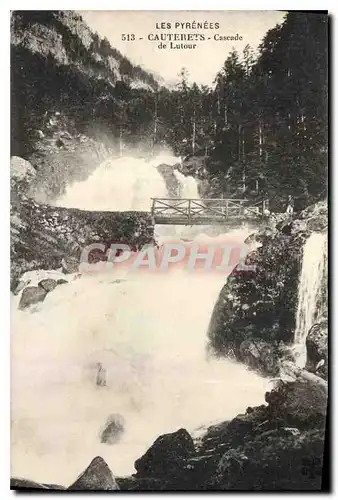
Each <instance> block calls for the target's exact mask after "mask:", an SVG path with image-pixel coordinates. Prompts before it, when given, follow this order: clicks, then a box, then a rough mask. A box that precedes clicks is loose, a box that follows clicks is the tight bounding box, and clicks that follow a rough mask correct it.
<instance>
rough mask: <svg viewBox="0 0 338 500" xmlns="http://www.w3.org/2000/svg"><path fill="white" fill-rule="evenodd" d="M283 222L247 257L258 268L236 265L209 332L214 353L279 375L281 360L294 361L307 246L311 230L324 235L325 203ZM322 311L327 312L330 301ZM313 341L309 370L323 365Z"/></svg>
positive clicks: (275, 224) (262, 236)
mask: <svg viewBox="0 0 338 500" xmlns="http://www.w3.org/2000/svg"><path fill="white" fill-rule="evenodd" d="M280 219H281V220H277V221H276V220H274V219H271V223H270V224H269V227H267V228H265V229H263V230H262V231H260V232H259V233H257V234H256V235H255V237H254V239H255V241H256V242H259V243H260V244H261V246H260V247H259V248H256V250H254V251H253V252H251V253H249V255H248V257H247V259H246V264H250V265H252V266H254V270H252V271H248V270H241V269H240V266H237V268H235V269H234V271H233V272H232V274H231V275H230V276H229V277H228V280H227V283H226V285H225V286H224V287H223V289H222V291H221V293H220V295H219V298H218V301H217V303H216V305H215V308H214V311H213V314H212V318H211V321H210V326H209V332H208V336H209V341H210V349H211V351H212V352H213V353H215V354H217V355H221V356H230V357H233V358H236V359H238V360H239V361H241V362H245V363H246V364H247V365H249V366H250V367H251V368H253V369H256V370H258V371H260V372H262V373H264V374H268V375H273V376H276V375H278V373H279V360H281V359H292V352H291V351H290V347H291V346H292V343H293V339H294V331H295V320H296V310H297V302H298V295H297V294H298V281H299V275H300V270H301V264H302V251H303V245H304V242H305V240H306V239H307V238H308V237H309V235H310V234H311V232H312V231H313V230H316V231H326V228H327V204H326V202H320V203H318V204H316V205H314V206H312V207H310V208H308V209H306V210H304V211H303V212H301V213H300V214H298V215H297V216H296V217H294V218H293V219H290V217H289V216H288V215H287V214H284V215H283V216H282V217H280ZM324 292H325V291H323V294H324ZM322 308H323V312H322V314H325V309H326V310H327V301H326V300H324V303H323V304H322ZM313 337H314V335H312V336H311V337H310V339H309V344H308V347H309V349H310V351H311V352H309V363H310V364H309V365H308V367H309V368H310V367H312V365H315V364H316V361H317V363H318V362H319V361H320V360H319V359H317V358H318V357H320V355H319V354H318V347H316V348H315V347H314V346H313V344H314V342H313V340H311V338H312V339H313ZM325 342H326V343H327V339H326V341H325ZM325 342H324V343H325ZM310 344H311V345H310ZM317 344H318V342H317ZM315 351H316V352H315ZM312 353H313V356H314V359H313V360H311V356H312ZM323 357H324V358H325V359H326V356H324V355H323ZM323 357H322V358H321V359H323ZM311 369H312V368H311ZM322 372H323V370H322Z"/></svg>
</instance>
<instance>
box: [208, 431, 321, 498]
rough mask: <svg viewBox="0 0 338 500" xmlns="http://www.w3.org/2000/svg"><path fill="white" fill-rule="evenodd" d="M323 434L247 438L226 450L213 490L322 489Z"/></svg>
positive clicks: (213, 479)
mask: <svg viewBox="0 0 338 500" xmlns="http://www.w3.org/2000/svg"><path fill="white" fill-rule="evenodd" d="M323 437H324V436H323V432H322V431H321V430H318V429H311V430H305V431H302V432H300V433H291V432H285V430H284V429H278V428H277V429H276V428H275V429H271V430H270V431H269V433H266V432H265V433H262V434H258V435H255V436H247V439H246V443H245V444H243V445H242V446H240V447H238V448H236V449H230V450H227V451H226V452H225V453H224V455H223V456H222V457H221V459H220V461H219V463H218V465H217V468H216V471H215V473H214V474H213V476H212V477H211V479H210V481H209V485H208V486H209V488H210V489H218V490H245V491H260V490H270V491H271V490H273V491H283V490H288V491H294V490H295V491H302V490H306V491H316V490H317V491H318V490H320V488H321V481H322V464H323V444H324V440H323Z"/></svg>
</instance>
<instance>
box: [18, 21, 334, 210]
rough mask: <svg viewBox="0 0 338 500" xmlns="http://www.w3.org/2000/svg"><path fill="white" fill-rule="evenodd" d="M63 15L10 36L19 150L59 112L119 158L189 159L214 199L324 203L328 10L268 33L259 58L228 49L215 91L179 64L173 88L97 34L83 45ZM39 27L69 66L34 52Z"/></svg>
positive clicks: (21, 25)
mask: <svg viewBox="0 0 338 500" xmlns="http://www.w3.org/2000/svg"><path fill="white" fill-rule="evenodd" d="M67 15H68V16H69V13H68V14H67ZM72 15H73V18H74V19H73V20H75V21H76V22H77V23H82V24H83V25H84V23H83V21H82V19H81V17H80V16H78V15H77V14H75V13H73V14H72ZM75 18H76V19H75ZM65 19H66V17H65V14H64V13H62V12H54V11H38V12H33V11H24V12H15V13H14V14H13V24H12V33H13V34H18V33H19V34H21V41H20V43H16V44H13V46H12V53H11V59H12V60H11V72H12V152H13V154H16V155H21V156H23V157H26V158H27V155H29V153H31V152H32V151H34V147H35V136H34V134H35V133H36V130H37V129H40V130H44V128H43V127H44V120H46V114H47V113H49V112H50V111H51V110H61V111H63V112H66V113H67V115H68V116H69V118H70V119H71V122H72V124H73V127H74V131H77V132H80V133H87V134H89V135H90V134H93V133H94V131H95V133H96V134H97V133H98V132H104V134H105V136H111V137H114V138H115V139H116V143H117V149H119V150H120V153H123V148H124V147H125V145H130V144H142V146H143V151H146V152H147V153H150V152H152V151H154V150H156V148H161V147H162V146H163V145H166V146H169V147H170V148H171V149H172V150H173V151H174V152H175V153H176V154H179V155H182V156H185V157H191V160H190V162H188V163H187V165H189V167H186V169H187V171H190V172H192V173H193V174H194V175H197V176H199V177H200V178H201V179H204V182H203V183H202V185H203V187H204V190H205V192H206V193H207V194H208V195H210V196H220V195H223V194H234V193H236V192H238V191H239V190H240V191H241V192H242V193H244V194H245V195H246V196H248V197H251V196H256V195H259V196H261V195H262V194H265V195H266V196H267V197H269V198H270V200H272V209H273V210H279V209H281V208H283V207H285V203H286V200H287V197H288V195H290V194H291V195H293V196H294V197H295V200H296V209H298V208H303V207H304V206H306V205H308V204H310V203H312V202H314V201H316V200H318V199H319V198H321V197H323V196H325V191H326V184H327V151H328V149H327V136H328V132H327V114H328V111H327V86H328V77H327V65H328V55H327V46H328V40H327V37H328V33H327V31H328V26H327V22H328V21H327V16H326V15H325V14H318V13H317V14H316V13H299V12H290V13H288V14H287V15H286V17H285V20H284V22H283V23H282V24H281V25H278V26H276V27H275V28H273V29H271V30H270V31H268V33H267V34H266V36H265V38H264V40H263V42H262V43H261V45H260V47H259V50H258V53H257V54H254V52H253V50H252V49H251V48H250V46H247V47H246V48H245V49H244V51H243V54H238V53H237V52H236V51H235V50H233V51H232V52H231V53H230V55H229V56H228V58H227V59H226V61H225V63H224V65H223V67H222V68H221V70H220V71H219V73H218V74H217V75H216V78H215V81H214V86H213V87H212V88H209V87H207V86H199V85H197V84H196V83H194V84H192V85H190V84H189V83H188V74H187V71H186V70H185V69H184V68H183V69H182V72H181V75H180V83H179V85H177V87H176V88H175V89H172V90H169V89H168V88H165V87H160V86H159V84H158V82H157V81H156V79H155V77H154V76H153V75H151V74H149V73H147V72H145V71H144V70H142V69H141V68H140V67H138V66H133V65H132V64H131V63H130V61H128V60H127V59H126V58H125V57H123V56H122V55H121V54H120V53H119V52H118V51H117V50H116V49H114V48H112V47H111V46H110V44H109V42H108V40H107V39H103V40H102V39H100V38H99V36H98V35H97V34H93V33H91V32H90V30H89V32H90V33H91V35H90V37H91V43H90V45H89V46H85V45H84V42H83V39H82V38H81V37H80V36H79V35H78V34H77V33H74V31H72V30H71V29H70V28H69V22H68V21H67V22H68V24H67V22H66V21H65ZM67 19H68V18H67ZM36 26H39V27H40V29H42V28H43V29H45V28H48V30H52V32H53V33H56V34H57V36H59V37H60V36H61V37H62V38H61V39H62V46H63V48H62V50H64V52H65V55H64V57H63V59H62V58H61V59H60V58H58V57H57V55H56V54H54V53H52V52H50V53H49V54H48V56H47V57H46V55H45V54H43V53H39V50H34V51H32V50H31V47H30V45H29V43H28V42H26V41H25V36H26V35H22V34H25V33H29V32H30V31H33V32H34V29H36ZM84 26H85V25H84ZM86 29H87V30H88V27H86ZM50 32H51V31H50ZM50 32H49V33H50ZM48 36H49V35H48ZM112 61H113V62H114V64H115V63H116V64H117V66H116V67H117V68H118V73H116V71H114V68H113V66H112ZM135 81H138V82H140V81H141V82H143V83H144V85H143V87H142V86H141V88H140V86H138V87H137V88H136V87H135V85H133V82H135Z"/></svg>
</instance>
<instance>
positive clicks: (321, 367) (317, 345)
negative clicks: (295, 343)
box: [306, 318, 328, 379]
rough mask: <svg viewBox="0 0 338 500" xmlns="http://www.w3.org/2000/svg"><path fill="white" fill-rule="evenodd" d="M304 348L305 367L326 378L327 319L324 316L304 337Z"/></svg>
mask: <svg viewBox="0 0 338 500" xmlns="http://www.w3.org/2000/svg"><path fill="white" fill-rule="evenodd" d="M306 349H307V363H306V367H307V369H308V370H309V371H311V372H314V373H316V374H318V375H320V376H321V377H323V378H324V379H327V375H328V373H327V372H328V364H327V360H328V321H327V319H326V318H323V319H321V320H320V321H319V322H318V323H315V324H314V325H313V326H312V328H311V330H310V331H309V333H308V336H307V338H306Z"/></svg>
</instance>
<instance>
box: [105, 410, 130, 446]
mask: <svg viewBox="0 0 338 500" xmlns="http://www.w3.org/2000/svg"><path fill="white" fill-rule="evenodd" d="M124 426H125V422H124V418H123V417H122V415H118V414H114V415H109V417H108V418H107V422H106V424H105V426H104V429H103V431H102V432H101V436H100V441H101V443H105V444H115V443H117V442H118V441H119V440H120V439H121V436H122V434H123V432H124Z"/></svg>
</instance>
